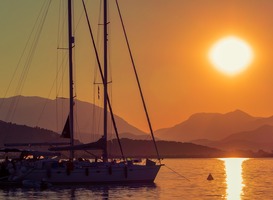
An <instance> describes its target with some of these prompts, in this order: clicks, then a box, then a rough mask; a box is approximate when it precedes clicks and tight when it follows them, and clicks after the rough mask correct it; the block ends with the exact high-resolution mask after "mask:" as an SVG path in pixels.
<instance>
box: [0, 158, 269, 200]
mask: <svg viewBox="0 0 273 200" xmlns="http://www.w3.org/2000/svg"><path fill="white" fill-rule="evenodd" d="M163 163H164V164H166V167H162V168H161V170H160V172H159V174H158V176H157V178H156V180H155V184H152V185H108V186H73V187H68V186H67V187H52V188H49V189H46V190H39V189H27V188H9V189H0V199H28V200H31V199H33V200H34V199H39V200H40V199H50V200H52V199H82V200H86V199H183V200H187V199H189V200H192V199H198V200H199V199H208V200H210V199H212V200H213V199H227V200H239V199H263V200H266V199H270V200H272V199H273V192H272V185H273V159H264V158H263V159H241V158H229V159H166V160H164V162H163ZM169 168H171V169H172V170H174V171H176V172H177V173H179V174H180V175H182V176H183V177H182V176H180V175H178V174H177V173H174V172H173V171H171V170H170V169H169ZM209 173H211V174H212V175H213V177H214V180H213V181H207V176H208V174H209Z"/></svg>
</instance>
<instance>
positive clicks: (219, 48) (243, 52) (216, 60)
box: [209, 36, 253, 76]
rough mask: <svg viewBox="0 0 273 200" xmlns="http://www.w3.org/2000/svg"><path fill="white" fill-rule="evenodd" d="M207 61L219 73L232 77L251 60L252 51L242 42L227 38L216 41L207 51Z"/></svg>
mask: <svg viewBox="0 0 273 200" xmlns="http://www.w3.org/2000/svg"><path fill="white" fill-rule="evenodd" d="M209 59H210V61H211V63H212V64H213V66H214V67H215V68H216V69H217V70H219V71H220V72H222V73H224V74H226V75H230V76H234V75H237V74H239V73H241V72H242V71H244V70H245V69H246V68H247V67H248V66H249V65H250V64H251V62H252V60H253V51H252V48H251V47H250V45H249V44H248V43H247V42H245V41H244V40H242V39H240V38H238V37H235V36H229V37H225V38H222V39H220V40H219V41H217V42H216V43H215V44H214V45H213V46H212V47H211V49H210V51H209Z"/></svg>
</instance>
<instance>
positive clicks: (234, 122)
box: [155, 110, 273, 142]
mask: <svg viewBox="0 0 273 200" xmlns="http://www.w3.org/2000/svg"><path fill="white" fill-rule="evenodd" d="M263 125H273V117H269V118H261V117H253V116H250V115H248V114H247V113H245V112H243V111H240V110H236V111H233V112H229V113H226V114H219V113H198V114H194V115H192V116H191V117H190V118H189V119H188V120H186V121H184V122H182V123H180V124H178V125H176V126H174V127H171V128H165V129H161V130H158V131H156V132H155V135H156V136H157V137H158V138H160V139H162V140H173V141H181V142H186V141H192V140H200V139H207V140H221V139H224V138H226V137H228V136H229V135H231V134H235V133H238V132H243V131H252V130H254V129H257V128H259V127H261V126H263Z"/></svg>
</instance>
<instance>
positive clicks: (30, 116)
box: [0, 96, 149, 143]
mask: <svg viewBox="0 0 273 200" xmlns="http://www.w3.org/2000/svg"><path fill="white" fill-rule="evenodd" d="M68 103H69V102H68V99H65V98H57V99H55V100H50V99H45V98H41V97H24V96H15V97H10V98H5V99H3V98H2V99H1V98H0V105H1V107H0V120H3V121H6V122H12V123H16V124H21V125H27V126H30V127H41V128H44V129H48V130H52V131H54V132H57V133H61V131H62V129H63V126H64V124H65V121H66V118H67V116H68V112H69V111H68V110H69V109H68V108H69V105H68ZM75 116H76V120H75V128H76V133H75V138H77V139H79V140H81V141H82V142H84V143H86V142H90V141H95V140H97V139H98V138H100V137H101V135H102V131H103V129H102V127H103V124H102V122H103V120H102V117H103V110H102V108H101V107H98V106H95V105H93V104H91V103H87V102H83V101H79V100H75ZM109 118H110V115H109ZM115 120H116V124H117V127H118V130H119V133H120V136H121V137H128V138H132V139H140V138H143V139H144V138H149V136H148V134H146V133H145V132H143V131H141V130H140V129H138V128H136V127H134V126H132V125H130V124H129V123H127V122H126V121H125V120H123V119H122V118H120V117H118V116H116V115H115ZM110 122H111V121H110V120H109V124H110ZM108 131H109V132H114V131H113V128H112V126H109V129H108ZM114 137H115V135H114V134H113V135H112V136H111V138H114Z"/></svg>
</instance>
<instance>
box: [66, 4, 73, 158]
mask: <svg viewBox="0 0 273 200" xmlns="http://www.w3.org/2000/svg"><path fill="white" fill-rule="evenodd" d="M67 13H68V51H69V53H68V63H69V120H70V123H69V124H70V145H71V146H74V110H73V105H74V99H73V60H72V57H73V56H72V53H73V51H72V48H73V44H74V37H73V35H72V0H68V12H67ZM73 158H74V151H73V150H70V159H73Z"/></svg>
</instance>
